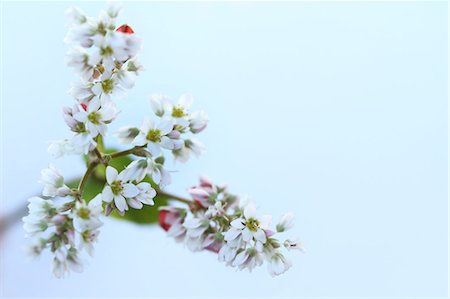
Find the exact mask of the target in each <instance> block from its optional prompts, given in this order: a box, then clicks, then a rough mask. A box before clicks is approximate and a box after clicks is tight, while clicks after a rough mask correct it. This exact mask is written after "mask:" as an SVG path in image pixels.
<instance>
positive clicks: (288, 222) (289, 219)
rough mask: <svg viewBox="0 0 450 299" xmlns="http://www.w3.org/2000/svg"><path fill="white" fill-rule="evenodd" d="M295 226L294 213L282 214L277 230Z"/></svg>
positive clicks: (281, 230) (282, 230)
mask: <svg viewBox="0 0 450 299" xmlns="http://www.w3.org/2000/svg"><path fill="white" fill-rule="evenodd" d="M293 226H294V214H292V213H286V214H284V215H283V216H281V219H280V222H279V223H278V224H277V227H276V229H277V232H279V233H281V232H284V231H287V230H289V229H291V228H292V227H293Z"/></svg>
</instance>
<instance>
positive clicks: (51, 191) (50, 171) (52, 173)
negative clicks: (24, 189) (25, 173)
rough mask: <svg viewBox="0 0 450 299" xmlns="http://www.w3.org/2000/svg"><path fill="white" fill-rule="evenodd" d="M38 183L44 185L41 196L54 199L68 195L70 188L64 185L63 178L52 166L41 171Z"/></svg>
mask: <svg viewBox="0 0 450 299" xmlns="http://www.w3.org/2000/svg"><path fill="white" fill-rule="evenodd" d="M39 183H41V184H43V185H44V189H43V190H42V195H43V196H49V197H55V196H66V195H68V194H70V188H69V187H67V186H66V185H65V184H64V177H63V176H62V175H61V174H60V173H59V171H58V170H57V169H56V168H55V167H54V166H53V165H49V167H48V168H45V169H43V170H42V171H41V179H40V180H39Z"/></svg>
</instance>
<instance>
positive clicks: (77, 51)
mask: <svg viewBox="0 0 450 299" xmlns="http://www.w3.org/2000/svg"><path fill="white" fill-rule="evenodd" d="M66 65H67V66H70V67H72V68H74V69H75V71H76V72H78V73H79V74H80V76H81V78H82V79H83V80H85V81H88V80H90V79H92V77H93V75H94V67H95V65H91V64H89V53H88V52H87V51H86V50H85V49H83V48H80V47H75V48H72V49H70V50H69V51H68V52H67V54H66Z"/></svg>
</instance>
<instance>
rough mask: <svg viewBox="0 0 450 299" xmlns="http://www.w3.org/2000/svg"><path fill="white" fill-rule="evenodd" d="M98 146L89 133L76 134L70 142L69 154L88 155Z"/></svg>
mask: <svg viewBox="0 0 450 299" xmlns="http://www.w3.org/2000/svg"><path fill="white" fill-rule="evenodd" d="M96 146H97V142H95V140H94V139H93V138H92V134H91V133H90V132H89V131H86V132H80V133H77V134H75V135H74V136H73V137H72V139H71V140H70V145H69V148H70V151H69V152H68V153H69V154H85V155H86V154H87V153H88V152H89V151H91V150H93V149H94V148H95V147H96Z"/></svg>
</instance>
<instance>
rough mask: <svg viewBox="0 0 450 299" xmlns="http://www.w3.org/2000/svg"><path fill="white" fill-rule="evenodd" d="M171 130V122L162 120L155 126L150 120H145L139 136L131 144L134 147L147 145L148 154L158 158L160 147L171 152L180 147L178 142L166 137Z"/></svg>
mask: <svg viewBox="0 0 450 299" xmlns="http://www.w3.org/2000/svg"><path fill="white" fill-rule="evenodd" d="M172 129H173V122H172V121H168V120H163V121H161V123H160V124H159V125H157V126H156V125H155V124H154V123H153V122H152V121H151V120H150V119H148V118H145V119H144V121H143V123H142V126H141V128H140V132H139V134H138V135H137V136H136V138H135V139H134V140H133V144H134V145H136V146H144V145H147V148H148V150H149V151H150V153H151V154H152V155H153V156H158V155H159V154H160V153H161V147H163V148H165V149H169V150H173V149H176V148H178V147H180V146H181V143H180V142H178V141H177V140H173V139H170V138H169V137H168V136H167V135H168V134H169V133H170V132H172ZM181 142H182V141H181Z"/></svg>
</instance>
